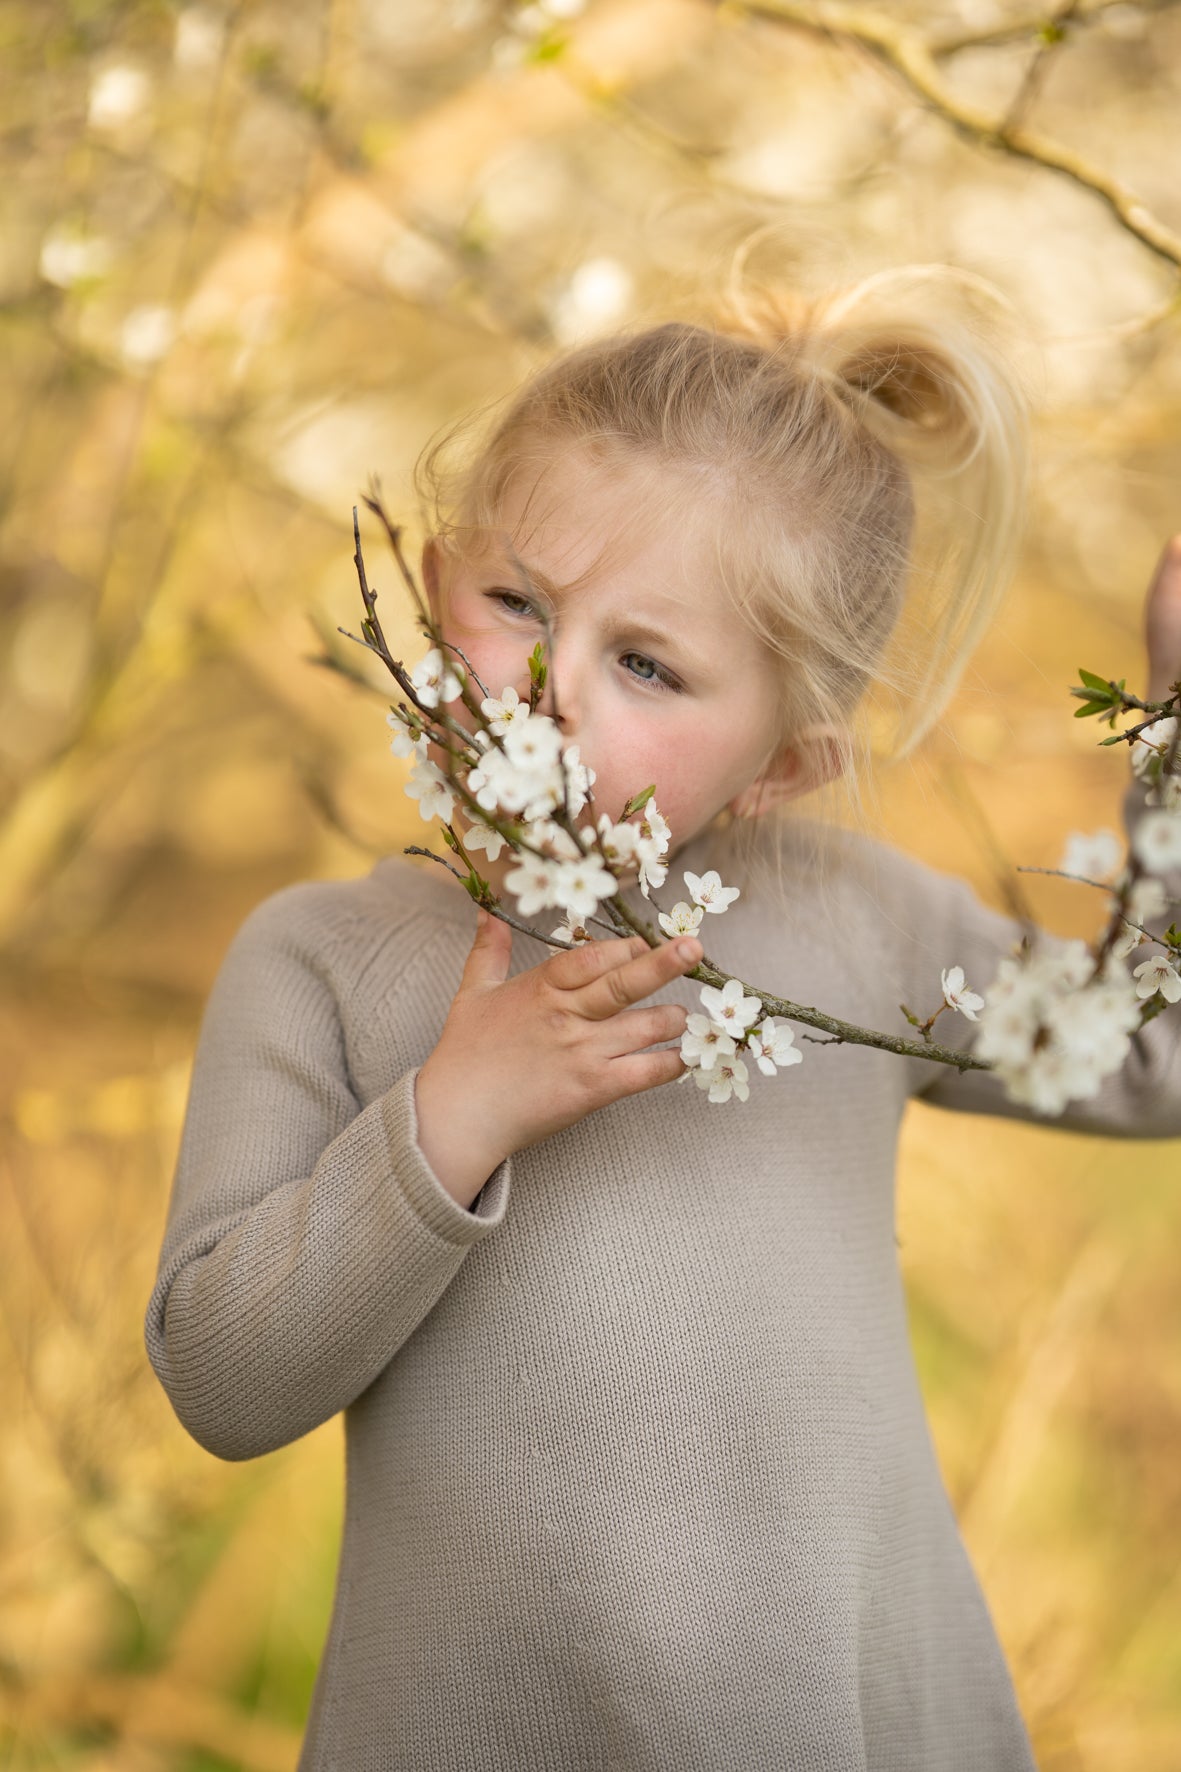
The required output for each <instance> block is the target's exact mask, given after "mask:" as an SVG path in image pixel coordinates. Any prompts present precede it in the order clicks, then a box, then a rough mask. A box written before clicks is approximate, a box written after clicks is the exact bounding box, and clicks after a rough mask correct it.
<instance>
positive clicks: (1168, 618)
mask: <svg viewBox="0 0 1181 1772" xmlns="http://www.w3.org/2000/svg"><path fill="white" fill-rule="evenodd" d="M1144 638H1145V642H1146V644H1147V647H1148V695H1147V697H1146V700H1148V701H1164V700H1165V699H1166V698H1167V697H1168V696H1169V694H1170V693H1171V691H1172V685H1173V684H1174V683H1175V682H1176V681H1177V679H1178V677H1181V535H1174V536H1171V537H1170V539H1169V540H1168V541H1167V542H1166V543H1165V547H1164V552H1163V553H1162V554H1161V557H1160V560H1159V562H1158V564H1157V568H1156V574H1155V577H1154V578H1153V580H1152V583H1151V584H1150V585H1149V587H1148V595H1147V598H1146V599H1145V604H1144Z"/></svg>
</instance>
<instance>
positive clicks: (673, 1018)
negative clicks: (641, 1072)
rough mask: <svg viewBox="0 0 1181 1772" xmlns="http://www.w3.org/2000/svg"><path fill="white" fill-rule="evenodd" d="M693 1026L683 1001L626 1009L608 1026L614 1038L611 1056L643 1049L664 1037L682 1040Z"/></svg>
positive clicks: (609, 1049)
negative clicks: (690, 1024) (683, 1035)
mask: <svg viewBox="0 0 1181 1772" xmlns="http://www.w3.org/2000/svg"><path fill="white" fill-rule="evenodd" d="M688 1025H689V1011H688V1010H687V1009H686V1008H685V1006H684V1004H683V1003H654V1004H653V1005H652V1007H651V1008H648V1009H624V1010H622V1011H621V1012H620V1013H619V1014H618V1015H617V1016H615V1017H614V1019H613V1020H612V1021H611V1024H610V1028H609V1029H604V1035H603V1037H604V1038H606V1037H607V1035H608V1033H609V1034H610V1036H611V1038H612V1041H613V1049H612V1048H611V1047H608V1048H607V1051H608V1055H609V1056H610V1057H611V1058H622V1057H624V1056H626V1055H629V1054H632V1053H637V1052H641V1051H642V1050H643V1048H644V1047H645V1046H655V1045H656V1044H657V1043H658V1041H661V1040H679V1039H680V1037H681V1035H682V1034H683V1033H684V1032H685V1029H686V1027H687V1026H688Z"/></svg>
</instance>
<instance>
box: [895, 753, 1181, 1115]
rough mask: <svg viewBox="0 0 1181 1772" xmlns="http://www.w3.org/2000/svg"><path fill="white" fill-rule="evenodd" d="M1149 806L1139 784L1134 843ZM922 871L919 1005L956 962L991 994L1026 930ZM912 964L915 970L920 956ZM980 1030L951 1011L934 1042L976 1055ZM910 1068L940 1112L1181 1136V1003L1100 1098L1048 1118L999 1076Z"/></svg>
mask: <svg viewBox="0 0 1181 1772" xmlns="http://www.w3.org/2000/svg"><path fill="white" fill-rule="evenodd" d="M1146 810H1152V808H1148V807H1147V805H1146V801H1145V789H1144V786H1143V784H1142V783H1140V782H1138V781H1137V780H1135V779H1134V778H1133V779H1132V780H1131V781H1130V782H1129V784H1128V786H1127V788H1126V790H1125V793H1124V797H1123V803H1122V813H1123V823H1124V829H1125V833H1126V835H1127V837H1128V838H1129V840H1130V838H1131V836H1132V834H1133V832H1134V830H1135V827H1136V825H1137V823H1138V822H1139V820H1140V819H1141V818H1142V817H1143V816H1144V813H1145V811H1146ZM913 865H917V864H913ZM922 871H923V873H924V874H925V875H926V876H927V878H928V881H929V882H930V884H929V887H928V889H927V890H923V889H922V888H921V887H920V888H919V889H918V893H917V897H915V896H912V904H911V911H910V921H911V927H912V928H913V930H914V932H915V953H917V952H919V951H920V949H921V957H922V970H921V982H920V983H917V984H916V986H915V997H914V999H913V1002H921V1003H923V1004H928V1003H930V1002H932V1000H933V1001H934V1002H935V1003H938V1001H939V991H940V982H939V981H940V969H941V968H944V967H952V966H962V967H963V969H964V977H965V980H966V983H967V987H968V989H969V990H974V991H975V992H976V993H977V994H978V995H979V996H983V995H984V994H985V990H986V988H987V986H988V985H989V984H991V983H992V981H993V979H994V978H995V976H996V972H997V968H998V966H999V964H1000V962H1001V960H1002V959H1004V958H1005V957H1006V956H1007V955H1009V954H1011V953H1012V952H1013V950H1014V947H1015V945H1016V944H1017V943H1018V942H1019V941H1020V939H1021V935H1022V926H1021V924H1020V923H1019V922H1017V921H1015V920H1013V919H1012V918H1009V917H1006V916H1003V915H1001V914H1000V913H999V912H998V911H995V910H992V909H990V908H989V907H988V906H986V905H984V904H982V903H981V901H980V899H979V898H978V897H977V895H976V893H975V892H974V891H973V889H972V888H971V887H970V886H969V885H968V884H967V883H966V882H965V881H963V880H959V879H956V878H955V877H954V876H951V875H944V874H935V875H934V876H933V877H932V871H931V870H929V869H923V870H922ZM1164 886H1165V891H1166V893H1167V894H1168V895H1169V897H1170V898H1171V899H1178V898H1181V869H1174V870H1172V871H1171V873H1170V874H1167V875H1165V876H1164ZM1078 890H1079V891H1085V890H1087V888H1084V887H1079V888H1078ZM1177 915H1178V912H1177V911H1176V909H1174V910H1172V911H1171V912H1170V911H1168V910H1166V912H1165V913H1164V915H1163V916H1160V917H1155V918H1152V919H1151V920H1150V921H1149V922H1147V923H1146V924H1145V925H1144V927H1145V928H1148V929H1151V930H1152V931H1153V932H1154V933H1156V934H1163V932H1164V930H1165V929H1167V928H1168V926H1169V922H1170V919H1171V917H1177ZM1097 922H1098V918H1097ZM920 930H921V936H920V934H919V931H920ZM1038 945H1039V948H1040V949H1041V951H1043V952H1055V951H1058V950H1059V949H1061V948H1063V947H1065V946H1066V943H1065V941H1063V940H1062V939H1061V938H1060V937H1056V936H1053V935H1050V934H1049V933H1047V932H1046V931H1044V930H1042V931H1039V933H1038ZM1161 951H1162V950H1161V949H1160V948H1158V947H1156V946H1154V945H1152V944H1150V943H1148V942H1142V943H1141V944H1140V946H1139V948H1138V949H1136V950H1134V951H1133V952H1132V953H1131V954H1129V955H1127V956H1126V962H1125V963H1126V965H1127V967H1128V969H1129V971H1130V970H1131V969H1132V968H1133V967H1135V966H1137V965H1139V963H1140V962H1141V961H1142V960H1146V959H1148V958H1150V957H1151V956H1152V955H1154V954H1158V953H1160V952H1161ZM910 964H911V967H912V968H913V964H914V955H912V956H911V961H910ZM912 975H913V973H912ZM932 990H933V991H934V997H933V998H932ZM913 1002H912V1006H913ZM978 1026H979V1024H978V1023H975V1022H972V1021H970V1020H969V1019H968V1018H967V1017H966V1016H963V1015H961V1014H959V1013H958V1012H953V1011H952V1010H950V1009H947V1010H944V1012H943V1013H942V1014H941V1015H940V1017H939V1019H938V1020H937V1021H936V1023H935V1026H934V1029H933V1037H934V1038H936V1039H937V1040H939V1041H940V1042H941V1043H942V1044H943V1045H947V1046H952V1047H954V1048H955V1049H956V1050H957V1051H970V1050H971V1048H972V1043H973V1038H974V1034H975V1031H976V1029H977V1027H978ZM907 1062H908V1063H909V1064H912V1065H913V1067H914V1072H913V1075H914V1077H915V1082H916V1087H914V1088H913V1089H912V1091H911V1093H912V1095H913V1096H914V1097H915V1098H917V1099H919V1100H921V1101H924V1102H927V1103H928V1104H929V1105H931V1106H932V1107H940V1108H950V1109H953V1110H958V1111H960V1112H963V1113H972V1114H987V1115H999V1116H1002V1117H1004V1118H1006V1119H1012V1120H1026V1121H1030V1122H1032V1123H1033V1124H1035V1125H1041V1126H1051V1127H1053V1126H1057V1127H1061V1128H1063V1129H1064V1130H1066V1131H1071V1132H1094V1133H1097V1134H1101V1135H1104V1136H1107V1137H1114V1138H1181V1006H1178V1007H1170V1008H1167V1009H1165V1011H1164V1012H1163V1013H1162V1014H1160V1015H1157V1016H1156V1017H1155V1018H1154V1019H1153V1020H1152V1021H1150V1022H1148V1023H1147V1025H1146V1026H1144V1027H1143V1028H1140V1029H1138V1030H1137V1031H1136V1032H1135V1033H1133V1035H1132V1037H1131V1049H1130V1052H1129V1054H1128V1057H1127V1059H1126V1061H1125V1063H1124V1065H1123V1066H1122V1068H1121V1069H1120V1070H1118V1071H1115V1072H1113V1073H1112V1074H1111V1075H1109V1076H1107V1077H1105V1078H1104V1080H1103V1083H1102V1085H1101V1087H1100V1089H1099V1092H1098V1094H1097V1095H1094V1096H1091V1097H1089V1098H1084V1099H1082V1100H1078V1101H1072V1102H1068V1103H1067V1105H1066V1108H1065V1109H1064V1111H1063V1112H1062V1113H1060V1114H1049V1115H1047V1114H1041V1113H1039V1112H1037V1110H1036V1109H1033V1108H1030V1107H1026V1106H1023V1105H1022V1104H1020V1103H1017V1102H1013V1101H1011V1100H1010V1099H1009V1098H1008V1096H1007V1095H1006V1094H1005V1091H1004V1086H1003V1084H1002V1082H1001V1079H1000V1078H999V1077H998V1076H997V1075H996V1074H995V1072H986V1071H962V1072H960V1071H957V1070H955V1069H953V1068H952V1067H951V1066H950V1065H943V1064H931V1063H928V1062H927V1061H925V1060H923V1059H915V1060H913V1061H911V1060H908V1061H907Z"/></svg>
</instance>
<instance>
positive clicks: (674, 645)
mask: <svg viewBox="0 0 1181 1772" xmlns="http://www.w3.org/2000/svg"><path fill="white" fill-rule="evenodd" d="M521 565H522V566H524V568H525V572H526V574H527V576H528V578H529V581H530V583H531V584H533V585H535V586H536V588H537V589H538V590H539V591H543V592H544V593H545V595H546V596H547V597H549V598H550V599H551V601H556V600H557V598H558V596H559V595H560V592H559V587H558V586H557V585H555V583H554V581H553V579H552V578H550V577H548V576H547V574H546V573H544V572H542V570H541V568H540V567H538V566H529V565H527V564H526V562H525V561H524V560H522V561H521ZM607 637H608V639H610V640H629V639H636V640H646V641H647V642H648V644H649V645H652V646H658V647H659V648H660V649H661V651H663V652H666V653H668V655H669V656H670V658H672V659H673V660H675V662H676V663H677V664H679V665H682V666H684V668H685V669H686V670H690V671H698V672H701V673H704V672H705V671H706V670H707V664H706V660H705V658H704V657H702V656H699V655H698V654H697V653H696V652H694V651H690V649H689V647H688V646H687V645H685V643H684V641H682V640H679V639H678V638H677V637H676V635H674V634H672V633H670V632H669V630H668V629H667V628H659V627H654V626H653V624H652V623H651V622H649V621H644V620H643V619H642V618H640V617H638V616H630V615H628V616H623V617H622V618H620V619H617V620H614V621H611V622H608V624H607Z"/></svg>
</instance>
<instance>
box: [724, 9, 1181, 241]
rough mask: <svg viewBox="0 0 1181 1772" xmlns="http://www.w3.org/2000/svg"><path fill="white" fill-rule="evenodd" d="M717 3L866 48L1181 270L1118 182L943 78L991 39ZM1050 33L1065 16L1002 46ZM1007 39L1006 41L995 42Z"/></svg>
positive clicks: (951, 113) (863, 16) (963, 123)
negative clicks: (1095, 204)
mask: <svg viewBox="0 0 1181 1772" xmlns="http://www.w3.org/2000/svg"><path fill="white" fill-rule="evenodd" d="M713 4H714V5H715V7H716V8H717V9H718V10H725V11H726V12H733V13H737V14H745V15H748V16H750V17H754V18H765V19H769V20H771V21H772V22H774V23H777V24H782V25H788V26H793V27H795V28H796V29H798V30H805V31H813V32H816V33H818V34H820V35H821V36H824V37H828V38H830V39H832V40H833V41H835V42H847V43H852V44H858V45H860V47H861V48H863V49H866V50H868V51H869V52H870V53H871V54H872V55H873V56H875V57H876V58H877V59H878V60H879V61H881V62H883V63H884V64H885V65H886V66H887V67H889V68H891V69H892V70H893V71H894V72H895V73H896V74H898V75H899V76H900V77H901V79H902V80H903V81H904V82H905V83H906V85H907V86H909V88H910V90H911V91H912V92H913V93H914V94H915V95H916V97H918V98H920V99H922V100H923V101H924V102H925V103H926V104H927V105H928V106H929V108H930V109H931V110H932V111H934V112H935V113H936V115H938V116H940V117H942V118H943V119H944V121H945V122H947V123H950V124H951V125H952V127H953V128H954V129H956V130H957V131H958V132H959V133H960V134H961V135H963V136H964V137H965V138H966V139H967V140H969V141H972V142H975V143H977V144H978V145H980V146H982V147H986V148H997V149H999V150H1000V151H1001V152H1002V153H1006V154H1011V155H1012V156H1013V157H1014V158H1015V159H1018V160H1026V161H1029V162H1030V163H1032V164H1033V165H1035V166H1041V167H1044V168H1045V169H1046V170H1047V171H1049V172H1058V173H1061V174H1062V175H1063V176H1064V177H1065V178H1069V179H1071V180H1072V181H1073V182H1074V183H1075V184H1077V185H1081V187H1082V188H1083V189H1084V190H1086V191H1090V192H1092V193H1093V194H1094V195H1095V196H1096V197H1098V198H1100V200H1101V201H1102V202H1104V203H1105V204H1106V205H1107V207H1108V209H1110V211H1111V213H1112V214H1113V215H1114V216H1115V218H1116V220H1117V221H1118V222H1119V224H1120V226H1121V227H1123V228H1125V229H1126V230H1127V232H1128V233H1129V234H1131V235H1132V236H1133V237H1134V238H1135V239H1137V240H1139V241H1140V242H1141V243H1142V244H1143V245H1145V246H1147V247H1148V249H1149V251H1150V252H1152V253H1154V254H1155V255H1156V256H1157V257H1158V258H1163V259H1164V260H1165V262H1166V263H1167V264H1170V265H1174V266H1176V267H1177V268H1178V269H1181V235H1179V234H1177V233H1175V232H1174V231H1173V230H1172V229H1171V228H1168V227H1166V226H1165V224H1164V223H1163V222H1162V221H1161V220H1160V219H1159V218H1158V217H1157V216H1155V215H1153V213H1152V211H1151V210H1150V209H1148V207H1147V206H1146V205H1145V204H1143V203H1141V202H1140V200H1139V199H1138V198H1137V197H1136V196H1135V195H1134V193H1133V192H1131V191H1129V190H1127V189H1126V188H1125V187H1124V186H1123V185H1122V184H1120V183H1119V181H1118V180H1116V179H1114V178H1111V177H1109V175H1108V174H1107V173H1105V172H1103V171H1102V170H1101V169H1100V168H1099V167H1097V166H1093V165H1092V164H1091V163H1090V162H1089V161H1088V160H1085V159H1084V158H1083V157H1082V155H1080V154H1076V153H1075V152H1074V150H1073V149H1071V148H1068V147H1066V146H1065V144H1064V143H1062V142H1058V141H1055V140H1053V138H1052V137H1050V136H1048V135H1041V134H1039V133H1038V132H1037V131H1035V130H1032V129H1027V128H1024V127H1023V126H1022V125H1021V124H1020V123H1019V122H1018V121H1017V119H1016V117H1015V116H1014V115H1012V114H1011V113H1012V112H1013V111H1014V109H1015V108H1016V109H1019V108H1020V107H1013V106H1010V112H1009V113H1007V114H1006V115H1005V116H1002V117H999V118H998V117H994V116H991V115H990V114H989V113H988V112H987V111H982V110H980V109H978V108H977V107H976V106H975V105H972V104H970V103H969V102H968V101H967V100H966V99H963V98H960V97H959V96H958V94H956V93H955V92H953V91H952V89H951V87H950V86H949V85H948V84H947V82H946V81H945V80H944V79H943V77H942V75H941V74H940V71H939V67H938V60H939V58H941V57H945V56H947V55H951V54H953V53H955V52H956V51H957V50H959V49H965V48H969V47H973V48H974V47H978V46H980V45H982V44H983V43H984V42H985V39H984V38H982V37H980V36H979V35H976V36H973V37H971V38H967V37H963V36H960V37H945V38H944V39H942V40H939V39H935V38H931V39H929V38H927V37H925V36H924V35H923V34H922V33H921V32H919V31H916V30H913V29H912V28H911V27H910V26H909V25H906V24H902V23H900V22H899V21H898V20H896V19H893V18H891V17H890V16H889V15H888V14H887V13H884V12H878V11H876V10H874V9H872V8H870V7H862V6H846V5H843V4H836V3H835V0H741V4H740V5H735V0H713ZM1158 4H1159V5H1161V6H1164V5H1167V4H1170V0H1158ZM1103 9H1104V8H1103V6H1102V5H1093V6H1091V7H1090V8H1089V9H1087V14H1085V15H1084V14H1083V11H1082V9H1081V8H1079V9H1077V12H1078V14H1079V16H1087V15H1089V14H1092V13H1097V12H1099V11H1102V10H1103ZM1069 10H1070V13H1071V17H1072V21H1073V18H1074V16H1075V14H1076V9H1075V8H1074V7H1071V8H1070V9H1069ZM1047 30H1049V31H1051V32H1054V31H1060V32H1061V33H1062V36H1061V37H1059V38H1057V39H1056V42H1055V46H1056V43H1057V42H1061V41H1064V40H1065V34H1066V31H1067V24H1066V22H1065V14H1063V18H1062V20H1061V21H1060V22H1059V23H1057V24H1055V23H1054V21H1053V20H1052V19H1049V20H1048V19H1047V18H1046V16H1045V14H1044V13H1037V14H1031V15H1029V17H1028V18H1027V20H1026V29H1025V31H1024V32H1018V31H1017V26H1016V23H1015V22H1014V23H1012V25H1011V26H1009V25H1007V26H1006V27H1005V33H1004V39H1003V40H1005V41H1010V40H1012V37H1013V36H1015V35H1016V36H1020V35H1028V36H1029V37H1030V38H1031V39H1032V40H1034V41H1038V40H1039V39H1040V40H1041V43H1042V46H1043V49H1045V48H1046V47H1048V46H1049V45H1048V44H1047V43H1046V39H1045V37H1044V35H1043V33H1045V32H1046V31H1047ZM1001 40H1002V39H1001V38H1000V37H999V36H998V37H994V38H991V39H988V41H1001Z"/></svg>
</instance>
